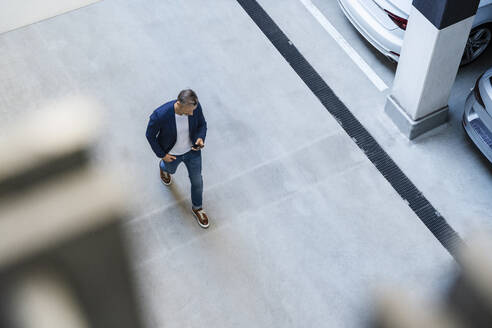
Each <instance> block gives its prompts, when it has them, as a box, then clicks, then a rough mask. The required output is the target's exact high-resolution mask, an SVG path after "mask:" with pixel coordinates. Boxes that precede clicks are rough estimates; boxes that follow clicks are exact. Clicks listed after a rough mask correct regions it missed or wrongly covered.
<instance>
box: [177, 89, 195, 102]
mask: <svg viewBox="0 0 492 328" xmlns="http://www.w3.org/2000/svg"><path fill="white" fill-rule="evenodd" d="M178 101H179V103H180V104H183V105H196V104H198V97H197V95H196V93H195V91H193V90H191V89H186V90H182V91H181V92H180V93H179V95H178Z"/></svg>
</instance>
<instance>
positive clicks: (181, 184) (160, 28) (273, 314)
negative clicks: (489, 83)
mask: <svg viewBox="0 0 492 328" xmlns="http://www.w3.org/2000/svg"><path fill="white" fill-rule="evenodd" d="M259 2H260V3H261V4H262V6H264V8H265V9H266V11H267V12H268V13H269V14H270V15H271V16H272V18H273V19H274V20H275V21H276V22H277V23H278V24H279V26H280V27H281V28H282V29H283V30H284V32H286V33H287V35H288V36H289V37H290V38H291V39H292V41H293V42H294V43H295V44H296V45H297V47H298V48H299V50H300V51H301V52H302V53H303V54H304V55H305V56H306V58H307V59H308V60H309V61H310V62H311V63H312V64H313V66H314V67H315V68H316V69H317V70H318V72H319V73H320V74H321V75H322V76H323V77H324V78H325V80H326V81H327V83H328V84H329V85H330V86H331V87H332V88H333V89H334V91H335V92H336V93H337V94H338V95H339V97H340V98H341V99H342V100H343V101H344V102H345V103H346V104H347V106H348V107H349V109H351V110H352V111H353V112H354V114H355V115H356V116H357V117H358V118H359V120H360V121H361V122H362V123H363V124H364V125H365V126H366V127H367V128H368V130H369V131H370V132H371V133H372V134H373V135H374V136H375V138H376V139H377V140H378V141H379V142H380V143H381V144H382V145H383V147H384V148H385V149H386V150H387V151H388V153H389V154H390V155H391V156H392V157H393V159H394V160H395V161H396V162H397V163H398V164H399V165H400V166H401V167H402V169H403V170H404V171H405V172H406V173H407V174H408V176H409V177H410V178H411V179H412V180H413V181H414V183H415V184H416V185H417V187H418V188H420V189H421V190H422V191H423V192H424V194H425V195H426V196H427V197H428V199H429V200H430V201H431V202H432V203H433V205H434V206H435V207H436V208H437V209H438V210H439V211H440V212H441V213H442V214H443V215H444V216H445V217H446V218H447V219H448V220H449V222H450V224H451V225H452V226H453V227H454V228H455V229H456V230H458V232H460V233H461V234H462V235H464V236H466V235H467V234H468V233H469V232H470V231H471V230H470V229H471V228H474V227H475V228H476V227H480V228H483V229H488V228H491V227H492V223H491V221H492V219H491V217H490V213H492V211H491V210H492V208H491V206H492V204H490V201H489V200H490V197H488V195H490V192H491V191H492V182H491V181H492V180H491V179H490V178H491V176H490V170H489V169H488V168H487V166H486V164H485V163H484V162H483V161H481V160H480V158H479V156H477V155H476V154H475V153H474V151H473V148H472V147H470V145H467V144H466V142H465V141H464V140H463V133H462V132H461V130H460V128H459V116H460V115H459V111H460V101H461V100H460V99H461V98H460V97H459V96H458V95H460V94H464V93H465V91H462V88H465V89H466V88H468V87H469V86H468V84H470V83H471V84H472V83H473V78H474V76H472V75H477V74H478V72H476V71H479V69H476V68H473V67H482V66H484V67H486V66H487V65H488V66H492V62H491V61H490V60H489V58H485V59H483V60H482V61H481V62H480V63H479V64H478V65H477V66H473V67H472V66H470V67H467V68H465V69H463V70H462V72H461V73H460V76H459V77H458V80H457V83H456V84H457V86H456V87H455V90H454V91H453V97H452V104H451V112H452V117H451V121H450V123H449V124H447V125H446V126H444V127H441V128H439V129H437V130H435V131H433V132H431V133H429V134H428V135H425V136H422V137H420V138H418V139H417V140H415V141H413V142H409V141H407V140H406V139H404V137H403V136H401V135H400V134H399V133H398V131H397V130H396V128H395V127H394V126H393V125H392V123H391V122H390V121H389V120H388V119H387V118H386V117H385V115H384V113H383V106H384V101H385V94H386V93H387V92H386V93H380V92H378V91H377V89H376V88H375V87H374V86H373V85H372V84H371V83H370V82H369V80H367V78H366V77H365V76H364V75H363V74H362V73H361V72H360V71H359V70H358V68H357V67H356V66H355V65H354V64H353V63H352V62H351V61H350V59H348V58H347V57H346V56H345V55H344V53H343V52H342V51H341V49H340V48H339V47H338V46H337V44H336V43H335V42H334V41H333V40H332V39H331V38H330V36H329V35H327V34H326V32H325V31H324V30H323V29H322V28H321V27H320V26H319V24H318V23H317V22H316V21H315V20H313V18H312V17H311V16H310V14H309V13H308V12H307V11H306V10H305V9H304V8H303V7H302V5H301V4H300V3H299V1H298V0H284V1H283V4H282V7H279V6H278V3H277V2H276V1H272V0H260V1H259ZM315 3H316V5H318V6H319V8H320V10H322V12H323V13H324V14H325V15H326V16H327V17H328V18H329V19H330V21H332V23H333V24H334V25H335V26H336V27H337V29H339V30H340V32H341V33H342V34H343V35H344V37H346V38H347V39H348V40H350V43H351V44H353V46H354V47H355V48H356V49H357V50H358V51H360V53H361V55H362V56H363V57H364V58H365V59H366V60H367V61H368V62H370V63H371V65H372V66H373V67H374V68H375V70H376V71H377V73H378V74H380V76H381V77H382V78H383V79H384V80H385V81H386V83H388V84H390V83H391V79H392V77H393V76H394V65H392V64H389V63H387V62H386V60H385V59H384V58H381V56H380V55H379V54H376V53H375V52H374V51H373V50H372V49H370V47H368V46H367V44H365V41H363V40H362V39H361V38H360V37H359V36H358V35H357V34H356V33H355V31H354V30H353V28H352V27H351V26H350V25H349V23H348V22H347V21H346V20H345V19H344V17H343V16H342V14H341V12H340V11H339V10H338V7H337V6H336V3H335V1H324V2H323V1H315ZM489 54H490V51H489ZM480 65H482V66H480ZM480 69H481V68H480ZM0 72H2V79H0V90H1V91H2V92H0V111H1V112H0V113H1V116H2V124H19V123H16V122H19V120H21V119H22V117H23V116H25V115H28V114H29V113H31V112H33V111H38V110H42V108H45V107H49V106H50V104H53V103H56V102H59V101H62V100H63V99H65V98H67V97H71V96H83V97H87V98H89V99H91V100H93V101H96V102H97V103H99V104H100V105H101V106H102V108H104V111H102V112H101V116H102V118H103V129H102V131H101V139H100V140H101V141H100V143H99V144H98V146H97V148H96V149H95V159H94V161H95V162H96V163H97V164H99V165H103V166H108V167H111V168H114V169H116V170H120V171H121V172H123V173H124V174H123V175H122V178H121V186H122V188H125V189H128V190H129V191H130V193H131V195H132V196H133V199H132V204H131V205H132V206H133V208H134V212H133V217H132V218H131V219H130V220H129V221H128V222H127V223H126V227H127V228H128V229H127V231H128V233H129V237H130V240H131V245H132V259H133V261H134V266H135V270H134V271H135V273H136V275H137V279H138V285H139V287H140V291H141V294H140V298H141V301H142V304H143V305H144V312H145V317H146V320H147V322H148V324H149V327H232V326H234V327H251V326H254V327H277V326H278V327H280V326H282V327H300V326H302V327H360V326H361V325H362V323H363V322H365V320H367V318H368V316H369V315H370V311H371V309H372V306H371V305H372V303H373V302H372V297H373V292H374V290H375V289H376V288H377V286H379V285H380V284H396V285H400V286H402V287H403V288H405V289H407V290H409V291H410V292H411V293H412V294H414V295H416V296H427V297H430V298H432V297H435V295H438V294H439V292H440V291H442V290H443V288H444V287H445V286H446V284H447V283H448V281H449V278H450V275H449V273H450V272H451V271H452V270H453V265H454V264H453V260H452V258H451V256H450V255H449V254H448V253H447V252H446V250H445V249H444V248H443V247H442V246H441V245H440V244H439V243H438V241H437V240H436V239H435V238H434V237H433V236H432V234H431V233H430V232H429V231H428V230H427V228H426V227H425V226H424V225H423V224H422V223H421V222H420V220H419V219H418V218H417V216H416V215H415V214H414V213H413V212H412V211H411V210H410V209H409V208H408V206H407V205H406V203H405V202H404V201H403V200H402V199H401V198H400V197H399V196H398V195H397V194H396V192H395V191H394V190H393V189H392V188H391V186H390V185H389V184H388V183H387V182H386V180H385V179H384V178H383V177H382V176H381V175H380V174H379V172H378V171H377V170H376V169H375V168H374V166H373V165H372V164H371V163H370V162H369V161H368V160H367V158H366V157H365V156H364V154H363V153H362V152H361V151H360V150H359V149H358V148H357V147H356V146H355V144H354V143H353V142H352V140H351V139H350V138H349V137H348V136H347V135H346V134H345V132H344V131H343V130H342V129H341V128H340V127H339V126H338V124H337V122H336V121H335V120H334V119H333V118H332V117H331V116H330V115H329V113H328V112H327V111H326V110H325V109H324V107H323V106H322V105H321V104H320V103H319V101H318V100H317V99H316V98H315V97H314V96H313V94H312V93H311V92H310V90H309V89H308V88H307V87H306V86H305V85H304V84H303V82H302V81H301V80H300V79H299V77H298V76H297V75H296V74H295V73H294V71H293V70H292V69H291V68H290V67H289V65H288V64H287V63H286V62H285V61H284V59H283V58H282V57H281V55H280V54H279V53H278V52H277V51H276V50H275V49H274V48H273V46H272V45H271V44H270V42H269V41H268V40H267V39H266V38H265V37H264V35H263V34H262V33H261V31H260V30H259V29H258V28H257V27H256V25H255V24H254V23H253V22H252V21H251V19H250V18H249V17H248V16H247V14H246V13H245V12H244V11H243V10H242V9H241V7H240V6H239V5H238V4H237V3H236V2H235V1H231V0H216V1H213V3H212V2H211V1H209V2H203V1H199V0H189V1H186V2H184V1H180V2H177V1H162V0H161V1H157V0H147V1H143V0H138V1H137V0H133V1H130V0H105V1H102V2H100V3H96V4H94V5H91V6H89V7H86V8H83V9H80V10H77V11H74V12H71V13H68V14H65V15H62V16H58V17H55V18H53V19H50V20H47V21H43V22H41V23H38V24H34V25H31V26H28V27H26V28H22V29H19V30H15V31H12V32H8V33H6V34H2V35H0ZM465 75H466V76H465ZM186 87H192V88H194V89H195V90H196V91H197V93H198V95H199V97H200V100H201V103H202V106H203V108H204V113H205V116H206V118H207V121H208V126H209V132H208V136H207V143H206V148H205V149H204V150H203V170H204V182H205V193H204V199H205V205H206V209H207V211H208V213H209V215H210V216H211V217H212V219H213V221H212V223H211V227H210V228H209V229H208V230H203V229H201V228H199V227H198V225H197V224H196V222H195V221H194V219H193V217H192V216H191V212H190V210H189V208H190V204H189V181H188V179H187V174H186V169H185V168H184V166H183V167H180V168H179V169H178V172H177V174H176V176H175V177H174V178H175V184H174V185H173V186H172V187H171V188H167V187H165V186H163V185H162V184H161V182H160V180H159V174H158V166H157V164H158V160H157V158H156V157H155V156H154V154H153V153H152V152H151V149H150V147H149V146H148V144H147V140H146V139H145V136H144V133H145V129H146V124H147V120H148V116H149V115H150V113H151V112H152V111H153V109H155V108H156V107H158V106H159V105H160V104H162V103H163V102H165V101H167V100H169V99H172V98H174V97H175V96H176V94H177V93H178V92H179V90H180V89H182V88H186ZM456 89H457V90H456ZM0 137H2V132H1V130H0ZM473 197H475V198H473ZM475 199H476V200H475Z"/></svg>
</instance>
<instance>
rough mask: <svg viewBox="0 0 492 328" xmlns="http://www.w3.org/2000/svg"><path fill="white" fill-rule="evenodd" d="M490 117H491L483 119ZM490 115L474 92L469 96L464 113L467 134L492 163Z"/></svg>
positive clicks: (464, 125)
mask: <svg viewBox="0 0 492 328" xmlns="http://www.w3.org/2000/svg"><path fill="white" fill-rule="evenodd" d="M484 115H488V116H489V117H483V116H484ZM488 122H490V115H489V114H488V113H487V112H486V111H485V110H483V108H481V107H480V105H479V104H478V102H477V101H476V100H475V96H474V94H473V91H472V92H471V93H470V94H469V95H468V98H467V99H466V103H465V111H464V113H463V127H464V128H465V131H466V133H467V134H468V136H469V137H470V139H471V140H472V141H473V143H474V144H475V145H476V146H477V148H478V149H479V150H480V151H481V152H482V154H484V156H485V157H486V158H487V159H488V160H489V162H490V163H492V127H490V126H488Z"/></svg>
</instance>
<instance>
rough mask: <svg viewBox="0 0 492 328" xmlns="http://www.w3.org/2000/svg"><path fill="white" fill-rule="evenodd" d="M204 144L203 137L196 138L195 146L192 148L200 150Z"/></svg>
mask: <svg viewBox="0 0 492 328" xmlns="http://www.w3.org/2000/svg"><path fill="white" fill-rule="evenodd" d="M195 146H198V147H196V148H195ZM204 146H205V145H204V143H203V139H202V138H198V139H196V141H195V144H194V145H193V148H191V149H192V150H194V151H198V150H200V149H201V148H203V147H204Z"/></svg>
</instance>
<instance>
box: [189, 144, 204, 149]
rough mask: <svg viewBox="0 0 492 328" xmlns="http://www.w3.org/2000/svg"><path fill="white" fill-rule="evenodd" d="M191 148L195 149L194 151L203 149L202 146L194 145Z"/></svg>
mask: <svg viewBox="0 0 492 328" xmlns="http://www.w3.org/2000/svg"><path fill="white" fill-rule="evenodd" d="M191 148H194V149H200V148H202V147H201V146H200V145H193V146H191Z"/></svg>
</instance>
